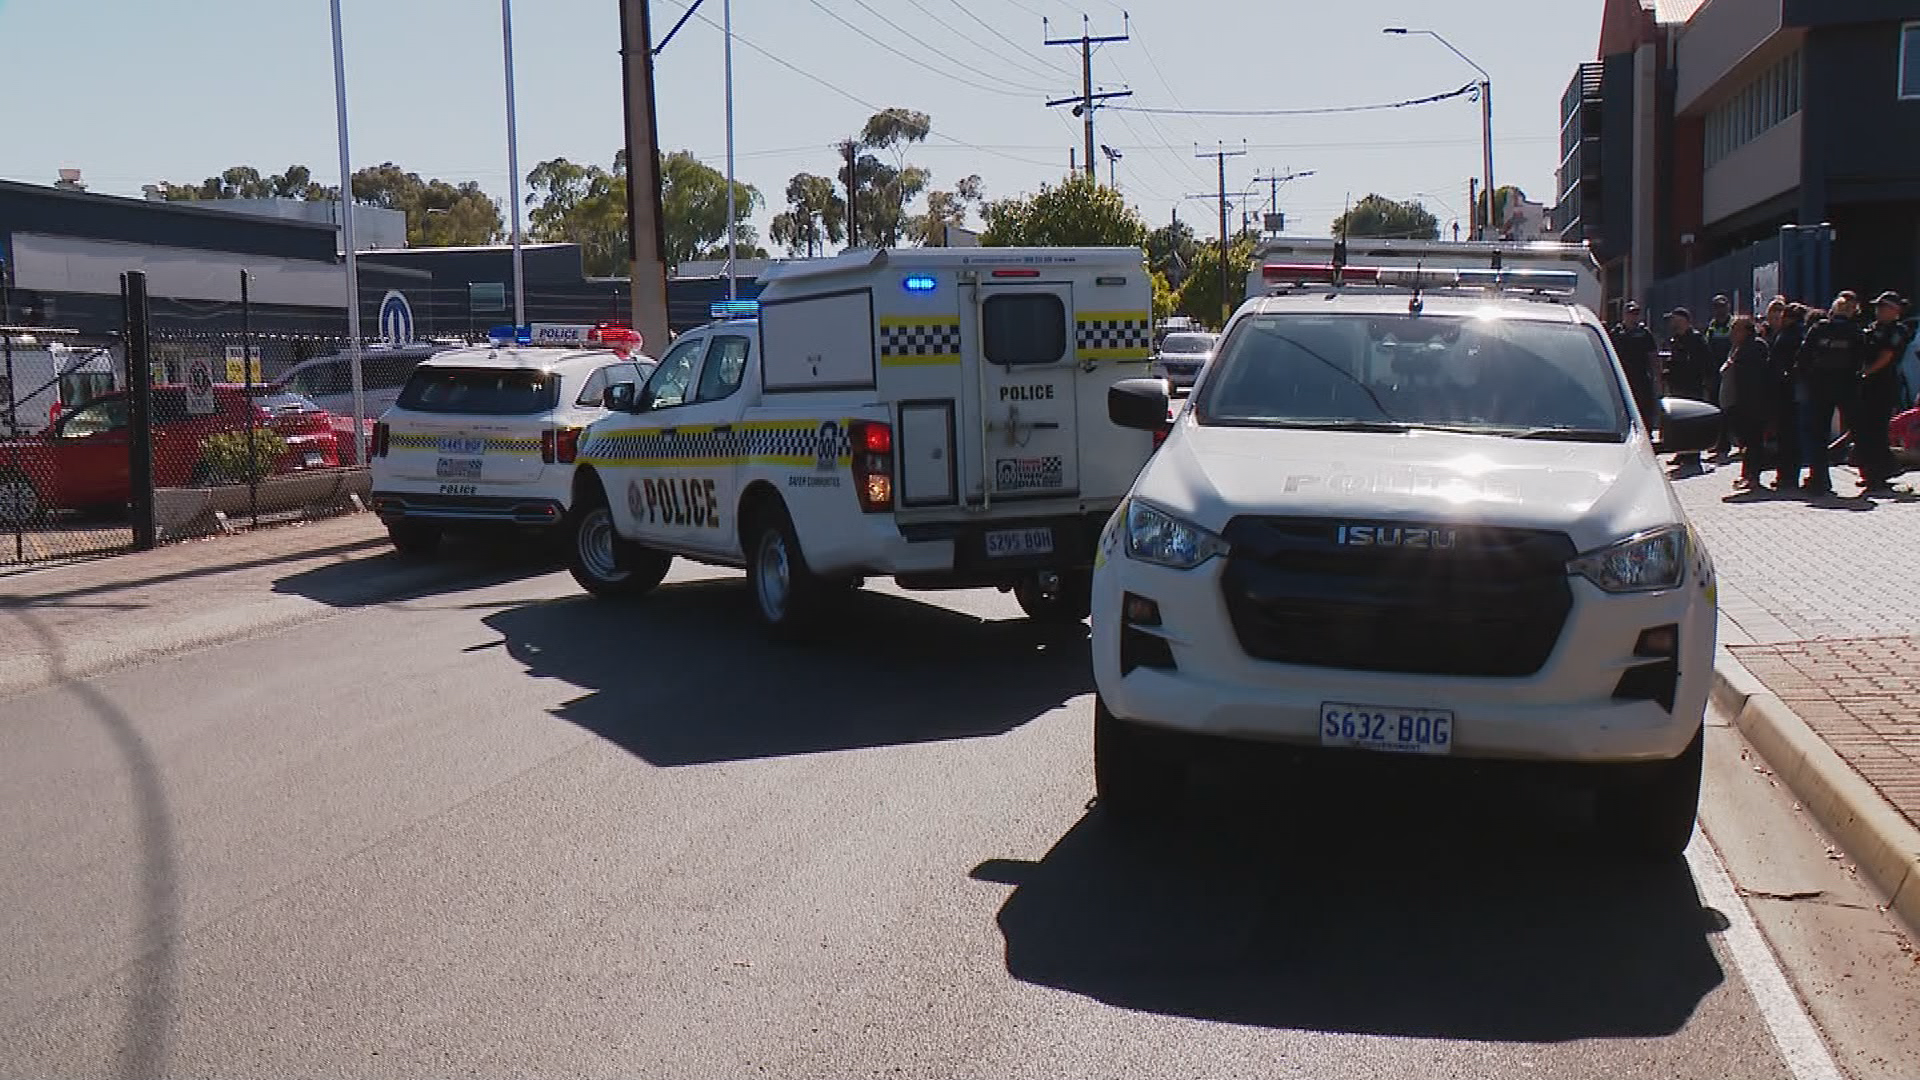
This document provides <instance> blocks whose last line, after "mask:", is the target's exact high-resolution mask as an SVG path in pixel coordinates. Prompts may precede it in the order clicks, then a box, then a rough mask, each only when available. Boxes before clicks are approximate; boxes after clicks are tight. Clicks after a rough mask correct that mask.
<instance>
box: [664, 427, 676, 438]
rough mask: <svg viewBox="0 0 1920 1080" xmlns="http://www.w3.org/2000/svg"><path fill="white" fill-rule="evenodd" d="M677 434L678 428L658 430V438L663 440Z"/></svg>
mask: <svg viewBox="0 0 1920 1080" xmlns="http://www.w3.org/2000/svg"><path fill="white" fill-rule="evenodd" d="M678 434H680V429H679V428H672V427H663V428H661V429H660V437H661V438H663V439H671V438H673V437H674V436H675V435H678Z"/></svg>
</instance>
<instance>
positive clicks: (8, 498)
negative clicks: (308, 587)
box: [0, 383, 340, 524]
mask: <svg viewBox="0 0 1920 1080" xmlns="http://www.w3.org/2000/svg"><path fill="white" fill-rule="evenodd" d="M213 400H214V411H213V412H212V413H208V414H200V415H196V414H194V413H192V412H190V411H189V410H188V397H187V388H186V387H184V386H156V387H154V388H153V482H154V486H155V487H163V488H165V487H187V486H191V485H196V484H205V483H208V482H211V481H214V480H216V479H218V478H216V477H214V476H213V475H212V474H211V471H210V468H209V466H208V464H207V463H206V462H205V460H203V456H204V455H203V448H204V447H205V445H206V441H207V439H208V438H209V437H210V436H213V435H215V434H218V433H220V432H227V431H240V432H244V431H245V430H246V429H247V414H248V412H249V411H250V410H251V411H252V412H253V422H254V424H255V425H256V427H257V428H258V429H261V430H270V431H273V432H275V433H277V434H279V435H280V437H281V438H282V439H283V440H285V442H286V449H285V451H284V452H282V453H281V454H280V455H279V457H278V458H277V459H276V460H275V461H273V462H272V464H271V466H270V467H269V471H270V472H271V473H273V474H282V473H290V472H297V471H299V470H301V469H315V468H329V467H335V466H338V465H339V464H340V452H339V446H338V441H337V440H336V438H335V435H334V430H333V417H332V416H331V415H330V414H329V413H328V412H327V411H326V410H324V409H322V408H320V407H319V406H318V405H315V404H314V403H313V402H311V401H308V400H307V399H306V398H303V397H301V396H299V395H298V394H289V393H286V392H285V391H281V390H270V389H265V388H262V387H254V388H253V390H252V397H251V398H249V397H248V391H247V388H246V387H244V386H240V385H238V384H227V383H216V384H215V385H214V387H213ZM127 410H128V399H127V395H126V392H125V391H114V392H112V393H107V394H102V395H101V396H99V397H96V398H94V399H93V400H91V401H89V402H86V403H85V404H83V405H80V406H79V407H77V408H74V409H72V410H70V411H68V412H66V413H64V414H62V415H61V416H60V418H59V419H58V420H55V421H54V422H53V424H52V425H51V426H50V427H48V428H47V429H46V430H45V431H42V432H40V433H39V434H38V435H33V436H29V437H27V438H21V439H9V440H5V441H0V524H14V523H18V522H26V521H31V520H33V519H34V518H36V517H38V516H40V515H41V514H42V513H43V512H45V511H48V510H79V509H94V508H102V509H104V508H119V507H124V506H125V505H126V502H127V500H128V499H129V498H130V497H131V489H130V482H129V475H130V470H129V462H128V456H129V446H128V437H129V431H128V416H127ZM243 445H244V444H243Z"/></svg>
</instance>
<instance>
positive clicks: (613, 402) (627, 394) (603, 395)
mask: <svg viewBox="0 0 1920 1080" xmlns="http://www.w3.org/2000/svg"><path fill="white" fill-rule="evenodd" d="M635 389H636V388H635V386H634V385H633V384H632V383H630V382H623V383H614V384H613V385H612V386H609V387H607V388H606V389H605V390H602V391H601V392H600V404H601V405H603V406H605V407H606V408H608V409H611V410H613V411H614V412H633V411H634V408H633V402H634V391H635Z"/></svg>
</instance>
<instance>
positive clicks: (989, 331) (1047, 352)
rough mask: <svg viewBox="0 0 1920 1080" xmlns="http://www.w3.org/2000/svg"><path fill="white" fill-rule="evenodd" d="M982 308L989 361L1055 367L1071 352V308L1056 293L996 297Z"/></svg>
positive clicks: (984, 336) (982, 320)
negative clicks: (1052, 365)
mask: <svg viewBox="0 0 1920 1080" xmlns="http://www.w3.org/2000/svg"><path fill="white" fill-rule="evenodd" d="M981 306H982V307H983V308H984V311H983V312H982V313H981V323H982V326H983V328H984V329H985V333H984V334H982V335H981V336H982V337H983V338H984V339H985V342H986V354H987V359H988V360H989V361H991V362H993V363H996V364H1051V363H1055V362H1056V361H1058V360H1059V359H1060V358H1061V356H1062V354H1064V353H1065V352H1066V351H1067V306H1066V305H1065V304H1063V303H1061V302H1060V298H1059V297H1057V296H1055V295H1053V294H1052V293H1016V294H1014V295H1010V296H995V297H990V298H989V299H988V300H987V302H986V303H985V304H983V305H981Z"/></svg>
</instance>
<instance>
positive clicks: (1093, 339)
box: [1074, 318, 1153, 354]
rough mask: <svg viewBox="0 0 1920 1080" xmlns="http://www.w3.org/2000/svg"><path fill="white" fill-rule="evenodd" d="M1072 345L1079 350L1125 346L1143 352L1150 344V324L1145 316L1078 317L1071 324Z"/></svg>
mask: <svg viewBox="0 0 1920 1080" xmlns="http://www.w3.org/2000/svg"><path fill="white" fill-rule="evenodd" d="M1074 348H1076V349H1078V350H1079V351H1081V352H1111V351H1116V350H1122V349H1124V350H1126V351H1129V352H1133V351H1140V352H1142V353H1143V354H1144V353H1145V352H1148V351H1150V350H1151V349H1152V348H1153V326H1152V324H1151V322H1150V321H1149V320H1148V319H1145V318H1140V319H1082V320H1079V321H1077V322H1075V324H1074Z"/></svg>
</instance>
